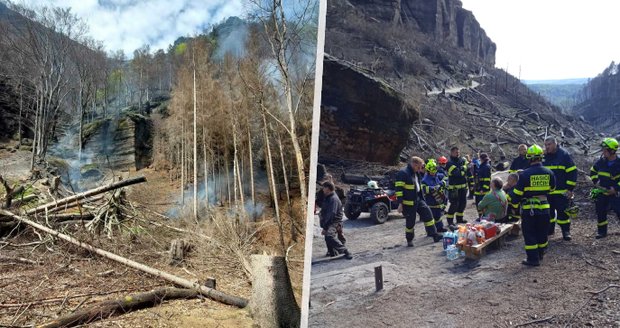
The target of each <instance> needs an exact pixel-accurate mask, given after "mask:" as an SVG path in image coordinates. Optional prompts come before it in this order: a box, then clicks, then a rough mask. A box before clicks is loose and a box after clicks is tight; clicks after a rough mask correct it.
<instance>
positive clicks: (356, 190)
mask: <svg viewBox="0 0 620 328" xmlns="http://www.w3.org/2000/svg"><path fill="white" fill-rule="evenodd" d="M396 209H398V201H397V197H396V191H394V190H393V189H383V188H378V189H375V188H367V187H365V188H360V187H356V186H351V189H350V190H349V192H348V193H347V200H346V202H345V204H344V214H345V215H346V216H347V218H348V219H349V220H356V219H357V218H358V217H359V216H360V214H362V213H363V212H366V213H367V212H370V218H371V219H372V220H373V221H375V222H376V223H385V221H387V219H388V215H389V213H390V211H392V210H396Z"/></svg>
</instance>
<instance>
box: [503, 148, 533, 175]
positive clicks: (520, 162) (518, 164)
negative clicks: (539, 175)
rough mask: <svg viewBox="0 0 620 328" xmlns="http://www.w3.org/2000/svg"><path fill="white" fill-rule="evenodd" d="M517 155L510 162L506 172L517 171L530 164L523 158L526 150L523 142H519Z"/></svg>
mask: <svg viewBox="0 0 620 328" xmlns="http://www.w3.org/2000/svg"><path fill="white" fill-rule="evenodd" d="M518 151H519V156H518V157H517V158H515V159H514V160H512V163H510V168H509V169H508V173H517V172H518V171H519V170H525V169H527V167H528V166H529V165H530V164H529V162H528V161H527V158H525V153H526V152H527V146H526V145H524V144H520V145H519V148H518Z"/></svg>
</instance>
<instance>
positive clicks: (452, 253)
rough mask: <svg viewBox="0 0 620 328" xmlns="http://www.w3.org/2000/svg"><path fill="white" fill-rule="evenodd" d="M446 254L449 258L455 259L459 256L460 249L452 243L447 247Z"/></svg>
mask: <svg viewBox="0 0 620 328" xmlns="http://www.w3.org/2000/svg"><path fill="white" fill-rule="evenodd" d="M446 256H447V257H448V260H450V261H453V260H456V259H458V258H459V249H458V248H456V245H450V246H448V248H447V249H446Z"/></svg>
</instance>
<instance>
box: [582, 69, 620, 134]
mask: <svg viewBox="0 0 620 328" xmlns="http://www.w3.org/2000/svg"><path fill="white" fill-rule="evenodd" d="M619 71H620V65H619V64H616V63H615V62H613V61H612V62H611V64H610V65H609V67H607V68H606V69H605V70H604V71H603V72H602V73H601V74H599V75H598V76H596V77H595V78H593V79H592V80H591V81H590V82H589V83H588V84H586V85H585V87H584V88H583V91H582V92H581V94H580V97H581V100H582V101H580V102H579V103H578V104H577V105H575V107H574V110H573V112H574V113H575V115H581V116H583V118H584V119H585V120H586V121H588V122H590V123H592V124H593V125H595V126H597V127H598V128H599V129H601V130H604V131H608V132H611V133H614V134H616V135H617V134H620V127H619V126H618V124H617V122H618V119H619V118H620V74H618V72H619Z"/></svg>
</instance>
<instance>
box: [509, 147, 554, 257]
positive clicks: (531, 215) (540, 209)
mask: <svg viewBox="0 0 620 328" xmlns="http://www.w3.org/2000/svg"><path fill="white" fill-rule="evenodd" d="M526 157H527V159H528V160H529V161H530V167H529V168H527V169H526V170H525V171H523V173H522V174H521V176H520V177H519V182H517V185H516V186H515V188H514V189H513V190H512V191H511V193H510V202H511V203H512V204H520V206H521V218H522V219H521V222H522V224H521V227H522V229H523V239H524V240H525V253H526V254H527V259H525V260H524V261H523V262H522V263H523V264H525V265H529V266H539V265H540V260H542V258H543V255H544V253H545V250H546V249H547V245H548V235H547V232H548V231H549V224H550V220H549V217H550V207H551V206H550V205H549V202H548V200H547V197H548V195H549V194H550V193H551V192H552V191H553V189H554V188H555V186H556V182H555V175H554V174H553V171H551V170H550V169H548V168H546V167H544V166H542V164H541V162H542V160H543V150H542V148H541V147H540V146H538V145H532V146H530V148H528V150H527V154H526Z"/></svg>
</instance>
